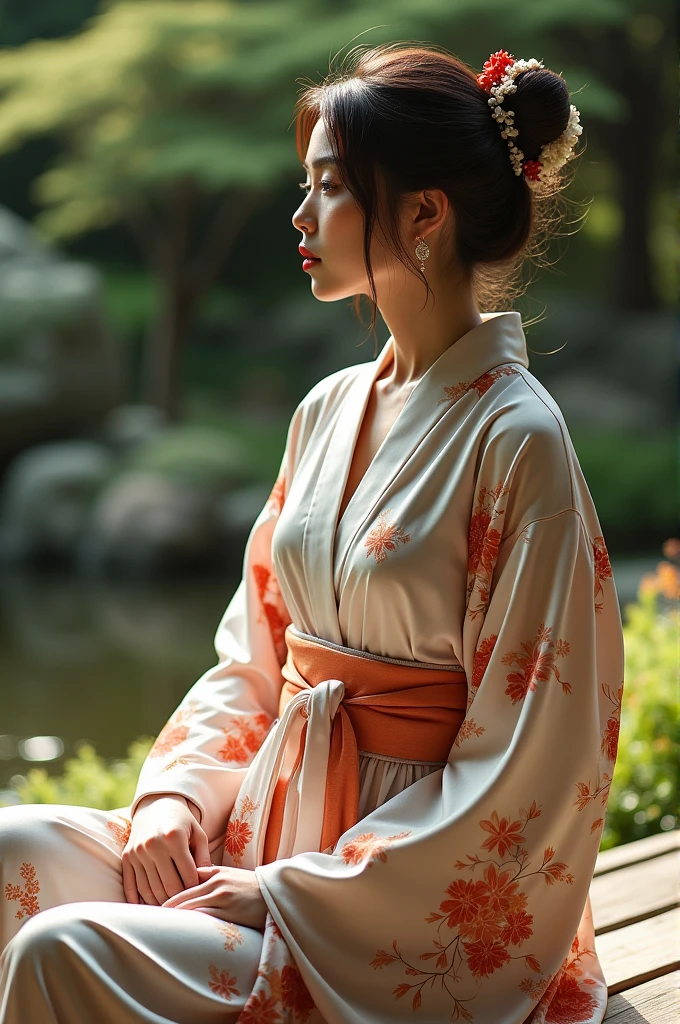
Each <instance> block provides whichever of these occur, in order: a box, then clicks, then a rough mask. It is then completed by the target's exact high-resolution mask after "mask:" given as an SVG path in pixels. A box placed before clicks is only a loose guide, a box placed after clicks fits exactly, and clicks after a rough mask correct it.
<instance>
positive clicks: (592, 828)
mask: <svg viewBox="0 0 680 1024" xmlns="http://www.w3.org/2000/svg"><path fill="white" fill-rule="evenodd" d="M603 825H604V818H598V819H597V821H594V822H593V823H592V825H591V826H590V834H591V836H592V834H593V832H597V830H598V828H602V826H603Z"/></svg>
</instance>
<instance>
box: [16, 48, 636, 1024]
mask: <svg viewBox="0 0 680 1024" xmlns="http://www.w3.org/2000/svg"><path fill="white" fill-rule="evenodd" d="M353 61H354V63H353V64H352V65H351V66H350V68H349V70H348V69H345V71H344V72H343V73H342V74H341V75H339V76H337V77H335V78H331V79H328V80H326V81H325V82H324V83H323V84H322V85H320V86H318V87H310V88H308V89H307V90H306V91H305V92H304V94H303V95H302V97H301V98H300V100H299V102H298V111H297V113H298V121H297V125H298V149H299V152H300V156H301V159H303V165H304V167H305V170H306V172H307V180H306V181H305V182H304V183H303V185H302V187H303V189H304V190H305V193H306V194H305V196H304V199H303V201H302V203H301V205H300V207H299V208H298V210H297V211H296V212H295V214H294V216H293V224H294V225H295V227H296V228H297V229H298V230H299V231H300V232H301V234H302V243H303V244H302V245H301V247H300V248H301V251H302V254H303V255H304V256H305V257H306V258H305V262H304V263H303V269H304V270H305V271H307V272H309V274H310V278H311V284H312V291H313V293H314V295H315V296H316V297H317V298H318V299H320V300H321V301H332V300H336V299H342V298H345V297H346V296H350V295H354V296H361V295H362V294H369V295H370V296H371V297H372V299H373V301H374V304H375V305H374V316H375V309H376V307H377V308H378V309H379V310H380V313H381V315H382V316H383V318H384V320H385V321H386V323H387V324H388V326H389V328H390V330H391V332H392V333H391V335H390V338H389V340H388V341H387V342H386V344H385V345H384V347H383V348H382V350H381V352H380V353H379V355H378V356H377V358H376V359H375V360H374V361H372V362H368V363H362V364H357V365H353V366H350V367H347V368H346V369H343V370H340V371H339V372H337V373H334V374H332V375H330V376H329V377H327V378H325V379H324V380H322V381H320V382H319V383H318V384H317V385H315V386H314V387H313V388H312V389H311V391H310V392H309V393H308V394H307V395H306V396H305V398H304V399H303V400H302V402H301V403H300V405H299V406H298V408H297V409H296V410H295V413H294V414H293V417H292V420H291V423H290V427H289V430H288V437H287V444H286V449H285V452H284V455H283V460H282V463H281V470H280V473H279V476H278V479H277V481H276V484H275V486H274V489H273V490H272V493H271V495H270V498H269V500H268V501H267V503H266V505H265V507H264V509H263V510H262V512H261V513H260V515H259V516H258V518H257V520H256V522H255V524H254V526H253V529H252V532H251V534H250V537H249V539H248V543H247V546H246V552H245V559H244V573H243V580H242V582H241V584H240V586H239V588H238V590H237V591H236V594H235V595H234V598H233V600H232V601H231V603H230V604H229V607H228V608H227V610H226V612H225V615H224V617H223V619H222V622H221V623H220V626H219V628H218V631H217V637H216V648H217V651H218V654H219V663H218V664H217V665H216V666H215V667H214V668H213V669H211V670H209V671H208V672H206V674H205V675H204V676H202V677H201V679H199V680H198V682H196V683H195V685H194V686H193V687H192V688H191V689H190V690H189V692H188V693H187V695H186V697H185V699H184V700H183V701H182V703H181V705H180V706H179V708H178V709H177V711H176V712H175V713H174V715H173V716H172V718H171V719H170V721H169V722H168V724H167V725H166V726H165V728H164V729H163V730H162V732H161V734H160V735H159V737H158V739H157V740H156V743H155V745H154V747H153V749H152V750H151V752H150V754H149V756H148V758H147V760H146V762H145V764H144V766H143V769H142V772H141V775H140V779H139V783H138V787H137V791H136V794H135V798H134V801H133V803H132V805H131V807H129V808H121V809H120V810H119V812H117V813H116V814H110V813H109V814H107V813H105V812H102V811H97V810H94V809H90V808H75V807H73V808H72V807H52V808H49V807H37V806H28V807H13V808H9V809H6V810H4V811H3V812H2V813H1V815H0V863H2V875H3V877H2V881H3V886H4V892H5V900H4V905H3V908H2V909H3V913H4V916H3V919H2V927H3V929H4V933H3V936H4V937H3V938H2V940H1V941H2V945H4V944H5V943H6V942H8V940H11V941H9V944H8V945H7V947H6V949H5V952H4V954H3V958H2V980H1V990H0V992H1V996H0V998H1V1002H0V1007H1V1008H0V1020H1V1021H2V1022H4V1024H18V1022H19V1021H22V1022H24V1021H29V1020H30V1021H34V1020H35V1021H42V1020H45V1021H47V1020H50V1021H58V1022H60V1024H61V1022H68V1024H73V1022H76V1021H90V1020H98V1021H102V1022H103V1021H111V1022H116V1024H118V1022H126V1024H127V1022H130V1024H132V1022H135V1024H137V1022H151V1021H154V1022H157V1021H161V1020H162V1021H178V1022H185V1021H186V1022H189V1021H191V1022H193V1024H198V1022H199V1021H200V1022H210V1021H218V1020H219V1021H235V1020H239V1021H240V1022H242V1024H256V1022H258V1024H279V1022H281V1021H295V1022H297V1021H305V1022H310V1024H314V1022H322V1021H327V1022H329V1024H350V1022H358V1021H361V1022H368V1021H370V1022H376V1024H377V1022H388V1021H398V1020H411V1019H412V1018H413V1019H418V1016H420V1019H421V1020H427V1021H446V1020H467V1021H474V1022H476V1024H522V1022H523V1021H527V1022H529V1021H531V1022H532V1024H539V1022H543V1021H548V1022H555V1024H557V1022H567V1021H569V1022H572V1024H574V1022H579V1021H582V1022H584V1024H599V1022H601V1021H602V1019H603V1017H604V1012H605V1007H606V999H607V992H606V985H605V982H604V978H603V975H602V971H601V969H600V965H599V961H598V959H597V954H596V951H595V948H594V938H593V928H592V919H591V917H590V907H589V903H588V888H589V883H590V880H591V877H592V872H593V867H594V864H595V858H596V856H597V852H598V847H599V841H600V835H601V830H602V826H603V819H604V812H605V805H606V800H607V794H608V787H609V783H610V780H611V777H612V772H613V767H614V760H615V756H616V744H617V736H618V718H619V712H620V703H621V695H622V678H623V646H622V632H621V620H620V615H619V606H618V600H617V595H616V590H615V586H614V581H613V578H612V573H611V567H610V564H609V560H608V557H607V552H606V547H605V543H604V539H603V537H602V531H601V528H600V525H599V522H598V519H597V515H596V511H595V508H594V506H593V502H592V499H591V496H590V493H589V491H588V488H587V486H586V483H585V481H584V478H583V475H582V473H581V469H580V467H579V463H578V460H577V458H576V455H575V453H574V449H573V447H572V443H571V440H570V438H569V434H568V432H567V429H566V426H565V423H564V420H563V418H562V415H561V412H560V410H559V408H558V407H557V405H556V403H555V402H554V400H553V399H552V398H551V396H550V395H549V393H548V392H547V391H546V390H545V389H544V388H543V387H542V386H541V384H540V383H539V382H538V380H537V379H536V378H535V377H534V376H533V375H532V374H531V373H530V372H529V371H528V357H527V350H526V343H525V338H524V333H523V329H522V324H521V319H520V316H519V314H518V313H517V312H514V311H508V312H502V311H496V312H486V313H480V311H479V307H480V306H487V307H489V306H491V308H493V306H494V305H495V304H497V305H502V304H504V303H506V304H507V302H508V300H507V295H509V294H510V291H511V290H512V285H513V282H514V284H515V287H516V285H517V273H518V271H519V270H521V264H522V261H523V260H524V258H525V257H526V255H527V252H528V251H529V249H530V248H531V247H532V246H534V247H535V246H536V245H537V242H536V239H537V237H538V236H539V235H541V233H542V234H543V237H545V236H546V232H548V233H549V230H552V229H553V228H554V221H552V220H551V214H550V210H551V209H553V210H554V200H555V198H556V197H557V196H558V195H559V192H560V189H561V187H562V186H563V183H564V178H563V177H562V168H563V167H565V166H566V164H567V162H568V160H569V159H571V157H572V156H573V149H574V144H575V142H576V141H577V138H578V135H579V134H580V126H579V124H578V111H576V109H575V108H574V107H573V106H571V105H570V103H569V95H568V92H567V88H566V86H565V84H564V82H563V80H562V79H561V78H560V77H559V76H558V75H555V74H553V72H551V71H549V70H547V69H544V68H543V66H542V65H541V64H540V63H539V62H538V61H535V60H531V61H528V62H525V61H515V59H514V58H513V57H512V56H510V55H508V54H507V53H505V51H499V52H498V53H496V54H493V55H492V56H491V57H490V58H489V60H488V61H487V62H486V64H485V65H484V69H483V71H482V73H481V74H480V75H478V76H477V75H475V74H474V73H473V72H472V71H471V70H470V69H469V68H468V67H467V66H466V65H464V64H463V63H462V62H460V61H459V60H458V59H457V58H455V57H453V56H451V55H450V54H448V53H446V52H445V51H440V50H438V49H436V48H434V47H430V48H424V47H413V46H410V45H403V44H392V45H390V46H382V47H377V48H375V49H373V50H369V51H368V52H364V53H359V54H358V55H357V54H355V56H354V58H353ZM510 96H511V97H512V107H510V104H509V101H508V98H509V97H510ZM551 197H552V198H551ZM551 203H553V206H551ZM509 289H510V291H509ZM423 295H424V296H425V301H423ZM191 910H193V911H197V912H194V913H187V911H191ZM12 936H14V937H12Z"/></svg>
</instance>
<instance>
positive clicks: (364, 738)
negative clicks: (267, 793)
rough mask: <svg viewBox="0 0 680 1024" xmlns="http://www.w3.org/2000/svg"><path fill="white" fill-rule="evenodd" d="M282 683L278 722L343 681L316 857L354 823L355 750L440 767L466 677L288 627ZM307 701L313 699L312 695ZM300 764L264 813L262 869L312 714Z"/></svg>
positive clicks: (272, 851) (270, 855)
mask: <svg viewBox="0 0 680 1024" xmlns="http://www.w3.org/2000/svg"><path fill="white" fill-rule="evenodd" d="M285 638H286V643H287V645H288V655H287V658H286V662H285V664H284V666H283V668H282V670H281V672H282V675H283V677H284V679H285V680H286V682H285V683H284V685H283V688H282V690H281V697H280V700H279V717H281V715H282V714H283V710H284V708H285V707H286V705H287V704H288V703H289V701H291V700H292V699H293V698H294V697H296V696H297V695H298V694H299V693H300V692H301V691H303V690H313V689H314V687H317V686H319V684H320V683H322V682H325V681H329V680H336V681H337V680H340V681H341V683H342V684H343V686H344V696H343V697H342V699H341V701H340V703H339V705H338V706H337V710H336V712H335V715H334V717H333V721H332V726H331V740H330V751H329V757H328V770H327V774H326V789H325V799H324V809H323V825H322V830H321V845H320V850H321V852H325V851H326V850H327V849H328V848H330V847H332V846H334V845H335V843H336V842H337V840H338V839H339V838H340V836H341V835H342V834H343V833H344V832H346V831H347V829H348V828H351V827H352V825H354V824H356V822H357V821H358V818H359V750H364V751H366V752H367V753H368V752H370V753H372V754H381V755H382V756H383V757H388V758H392V757H393V758H396V759H404V760H407V761H409V760H413V761H425V762H437V761H438V762H441V763H445V762H446V761H447V759H448V756H449V752H450V750H451V746H452V744H453V741H454V740H455V738H456V735H457V733H458V730H459V729H460V726H461V725H462V722H463V719H464V718H465V711H466V707H467V679H466V676H465V672H464V671H463V669H462V668H459V667H454V668H452V667H449V666H446V665H442V666H438V665H429V664H425V663H423V662H418V661H413V662H410V661H401V660H398V659H394V658H385V657H381V656H378V655H373V654H367V653H366V652H364V651H355V650H351V649H350V648H347V647H340V646H339V645H337V644H330V643H329V642H327V641H324V640H319V639H317V638H316V637H312V636H309V635H308V634H306V633H300V632H299V631H297V630H294V629H293V628H292V627H291V626H288V627H287V629H286V633H285ZM310 697H311V694H310ZM300 710H301V713H302V714H303V716H304V717H305V718H307V721H306V722H305V724H304V725H303V727H302V731H301V734H300V745H299V750H298V753H297V760H296V762H295V765H294V766H293V768H292V770H291V771H290V772H289V773H288V774H287V775H286V776H285V777H284V776H283V775H282V776H280V777H279V779H278V780H277V783H276V786H275V789H274V793H273V797H272V803H271V807H270V811H269V818H268V822H267V830H266V836H265V842H264V853H263V863H264V864H268V863H270V862H271V861H273V860H275V859H276V856H277V852H278V847H279V840H280V837H281V831H282V827H283V812H284V807H285V803H286V796H287V793H288V785H289V780H290V778H291V776H292V775H293V773H294V772H295V769H296V768H298V767H299V765H300V764H301V762H302V757H303V754H304V750H305V745H306V743H307V742H309V739H308V736H307V730H308V724H309V715H308V713H307V710H306V708H305V707H301V709H300Z"/></svg>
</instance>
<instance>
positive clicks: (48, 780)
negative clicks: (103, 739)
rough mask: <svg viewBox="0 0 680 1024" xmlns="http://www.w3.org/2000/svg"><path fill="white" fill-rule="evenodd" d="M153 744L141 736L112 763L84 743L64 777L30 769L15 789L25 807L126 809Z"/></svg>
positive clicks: (148, 738)
mask: <svg viewBox="0 0 680 1024" xmlns="http://www.w3.org/2000/svg"><path fill="white" fill-rule="evenodd" d="M152 743H153V738H152V737H151V736H140V737H138V738H137V739H136V740H134V741H133V742H132V743H131V744H130V746H129V747H128V749H127V755H126V756H125V757H123V758H113V759H111V760H109V761H106V760H105V759H104V758H103V757H100V755H99V754H97V753H96V752H95V749H94V747H93V746H92V744H90V743H81V744H80V745H79V746H78V748H77V750H76V755H75V757H70V758H69V759H68V760H67V761H66V762H65V764H64V773H63V775H54V776H50V775H48V774H47V772H46V771H45V769H44V768H31V769H30V771H29V772H28V773H27V775H26V777H25V781H23V782H20V783H19V785H18V786H17V787H16V789H17V795H18V797H19V800H20V802H21V803H25V804H78V805H79V806H80V807H99V808H100V809H101V810H104V811H110V810H113V809H114V808H116V807H127V806H128V805H129V804H131V803H132V798H133V796H134V792H135V786H136V785H137V779H138V777H139V772H140V769H141V767H142V763H143V761H144V758H145V757H146V755H147V754H148V752H149V750H150V749H151V744H152Z"/></svg>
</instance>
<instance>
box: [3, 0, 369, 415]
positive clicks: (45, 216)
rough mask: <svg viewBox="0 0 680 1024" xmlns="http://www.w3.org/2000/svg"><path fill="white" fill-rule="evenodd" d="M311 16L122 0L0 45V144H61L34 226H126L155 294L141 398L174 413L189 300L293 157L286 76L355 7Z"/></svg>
mask: <svg viewBox="0 0 680 1024" xmlns="http://www.w3.org/2000/svg"><path fill="white" fill-rule="evenodd" d="M314 9H315V6H314V5H313V4H311V3H310V2H309V0H279V2H277V3H271V2H270V3H257V2H255V3H248V4H246V3H236V2H228V0H198V2H196V3H191V4H187V3H183V2H178V0H126V2H118V3H110V4H107V5H105V6H104V7H103V9H102V12H101V13H100V14H99V15H98V16H96V17H94V18H92V19H90V21H88V22H87V23H86V25H85V26H84V29H83V31H82V32H81V33H80V34H78V35H75V36H72V37H70V38H67V39H58V40H50V41H45V40H36V41H33V42H31V43H28V44H27V45H26V46H23V47H19V48H17V49H13V50H9V49H6V50H4V51H1V52H0V152H1V151H7V150H9V149H11V148H13V147H15V146H17V145H19V144H20V143H21V142H23V141H24V140H26V139H27V138H30V137H32V136H37V135H43V134H46V135H53V136H56V137H58V138H59V139H60V140H61V143H62V145H63V151H62V153H61V155H60V156H59V157H58V158H57V159H56V161H55V162H54V164H53V165H52V166H51V167H50V168H49V169H48V170H47V171H46V172H45V173H44V174H43V175H42V176H41V177H40V178H39V179H38V180H37V190H38V196H39V198H40V200H41V201H42V203H43V204H44V206H45V210H44V212H43V213H42V214H41V216H40V217H39V218H38V221H37V226H38V228H39V229H40V230H41V231H42V232H43V233H44V234H45V235H46V236H48V237H49V238H52V239H60V238H69V237H73V236H75V235H78V234H81V233H84V232H87V231H90V230H92V229H96V228H101V227H104V226H107V225H111V224H114V223H116V222H118V221H123V222H124V223H125V224H126V225H127V226H128V228H129V229H130V231H131V232H132V234H133V235H134V237H135V239H136V241H137V244H138V246H139V249H140V251H141V253H142V256H143V258H144V260H145V262H146V264H147V266H148V268H149V271H150V273H151V275H152V277H153V279H154V282H155V284H156V295H157V310H156V313H155V316H154V318H153V321H152V323H151V324H150V328H149V335H148V340H147V345H146V354H145V367H144V379H145V389H144V390H145V396H146V398H147V399H148V400H149V401H151V402H154V403H155V404H157V405H159V406H160V407H161V408H163V409H165V410H166V411H167V412H168V413H169V414H170V415H171V416H174V415H176V414H177V412H178V398H179V396H178V388H177V381H178V366H179V358H180V354H181V347H182V343H183V340H184V338H185V336H186V333H187V329H188V326H189V324H190V322H191V320H192V317H193V316H194V314H195V312H196V308H197V305H198V303H199V301H200V300H201V298H202V297H203V296H204V295H205V294H206V293H207V292H208V291H209V289H210V288H211V287H212V285H213V283H214V282H215V280H216V278H217V276H218V274H219V273H220V271H221V269H222V267H223V266H224V263H225V261H226V259H227V257H228V255H229V253H230V251H231V250H232V249H233V247H234V244H235V242H236V239H237V237H238V235H239V233H240V231H241V230H242V228H243V226H244V224H245V223H246V221H247V219H248V218H249V216H250V214H251V212H252V211H253V209H254V208H255V206H256V205H257V204H258V203H260V202H262V200H263V198H264V197H265V196H266V195H268V194H269V193H270V191H271V190H272V188H273V187H274V186H275V185H276V184H277V183H278V182H279V181H280V180H281V178H282V176H284V175H286V174H288V173H289V172H290V171H292V169H293V168H294V167H295V166H297V156H296V153H295V146H294V143H293V140H292V139H291V136H290V135H287V134H286V130H287V127H288V125H289V123H290V119H291V110H292V106H293V103H294V99H295V77H296V75H298V74H299V73H300V70H301V69H304V68H305V67H309V66H310V64H311V65H314V64H315V63H316V62H318V63H320V64H321V65H322V66H323V58H326V61H327V58H328V49H329V46H331V45H332V41H333V39H337V38H341V39H347V38H350V37H351V36H352V35H354V34H356V31H357V30H358V29H359V28H361V25H359V24H358V21H360V20H361V18H360V17H359V15H358V13H357V11H356V9H348V10H346V11H345V10H344V9H342V8H341V9H340V10H339V11H338V13H337V14H336V15H335V16H332V17H331V16H329V17H328V18H324V19H323V21H322V22H318V23H315V22H314V17H313V11H314ZM317 9H318V7H317ZM329 14H330V11H329ZM301 23H302V24H306V25H308V26H310V27H309V28H305V29H304V30H303V31H300V25H301ZM263 244H266V240H264V241H263Z"/></svg>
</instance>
